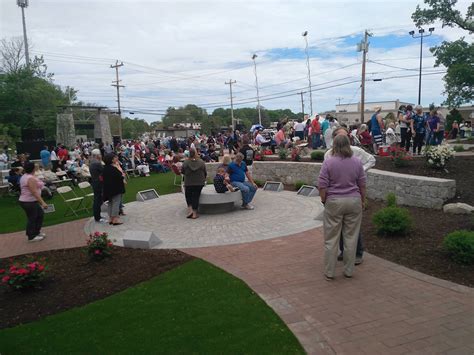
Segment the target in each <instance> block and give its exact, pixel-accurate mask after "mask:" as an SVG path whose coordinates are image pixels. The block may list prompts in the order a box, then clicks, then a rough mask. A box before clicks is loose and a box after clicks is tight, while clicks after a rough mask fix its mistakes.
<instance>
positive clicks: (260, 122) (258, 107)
mask: <svg viewBox="0 0 474 355" xmlns="http://www.w3.org/2000/svg"><path fill="white" fill-rule="evenodd" d="M257 57H258V55H256V54H254V55H253V56H252V60H253V68H254V73H255V87H256V88H257V110H258V124H259V125H260V126H261V125H262V113H261V112H260V92H259V89H258V77H257V62H256V61H255V59H256V58H257Z"/></svg>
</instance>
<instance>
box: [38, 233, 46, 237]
mask: <svg viewBox="0 0 474 355" xmlns="http://www.w3.org/2000/svg"><path fill="white" fill-rule="evenodd" d="M37 237H43V238H46V233H43V232H41V233H40V234H38V235H37Z"/></svg>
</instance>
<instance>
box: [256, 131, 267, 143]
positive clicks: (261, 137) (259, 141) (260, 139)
mask: <svg viewBox="0 0 474 355" xmlns="http://www.w3.org/2000/svg"><path fill="white" fill-rule="evenodd" d="M255 141H256V142H257V143H258V144H263V143H268V142H269V141H267V140H266V139H265V138H263V136H262V135H261V134H260V133H259V134H257V137H255Z"/></svg>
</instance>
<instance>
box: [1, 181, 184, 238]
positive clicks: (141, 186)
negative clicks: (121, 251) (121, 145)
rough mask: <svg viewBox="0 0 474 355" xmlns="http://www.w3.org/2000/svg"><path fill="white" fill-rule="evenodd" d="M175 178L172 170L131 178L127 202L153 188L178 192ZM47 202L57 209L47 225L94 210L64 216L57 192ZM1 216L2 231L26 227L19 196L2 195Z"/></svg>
mask: <svg viewBox="0 0 474 355" xmlns="http://www.w3.org/2000/svg"><path fill="white" fill-rule="evenodd" d="M173 179H174V175H173V173H171V172H169V173H166V174H151V175H150V176H149V177H136V178H131V179H130V180H129V181H128V184H127V186H126V187H125V189H126V193H125V202H131V201H135V195H136V193H137V192H138V191H141V190H146V189H151V188H153V189H155V190H156V191H157V192H158V194H160V195H166V194H169V193H172V192H176V191H178V189H179V188H177V187H176V186H174V185H173ZM77 191H78V192H77V194H78V195H80V194H81V192H79V189H77ZM89 192H91V191H89ZM46 203H48V204H51V203H52V204H54V207H55V209H56V211H55V212H53V213H48V214H46V215H45V219H44V225H45V226H50V225H53V224H58V223H63V222H68V221H72V220H75V219H78V218H84V217H88V216H92V212H90V213H86V212H83V213H82V214H81V215H80V216H79V217H76V216H69V217H64V213H65V211H66V206H65V204H64V202H63V200H62V199H61V196H59V195H58V194H55V195H54V197H53V198H52V199H51V200H47V201H46ZM89 205H90V207H91V211H92V201H91V200H89ZM0 216H2V223H1V224H0V233H9V232H16V231H20V230H24V229H25V225H26V216H25V212H24V211H23V210H22V209H21V207H20V206H19V204H18V198H16V197H10V196H5V197H0Z"/></svg>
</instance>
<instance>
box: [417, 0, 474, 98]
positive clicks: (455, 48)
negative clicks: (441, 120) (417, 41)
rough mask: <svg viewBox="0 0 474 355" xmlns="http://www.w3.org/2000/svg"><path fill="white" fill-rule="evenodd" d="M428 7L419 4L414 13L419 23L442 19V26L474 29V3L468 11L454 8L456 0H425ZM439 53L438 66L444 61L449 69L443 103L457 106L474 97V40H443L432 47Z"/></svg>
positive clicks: (472, 30)
mask: <svg viewBox="0 0 474 355" xmlns="http://www.w3.org/2000/svg"><path fill="white" fill-rule="evenodd" d="M424 2H425V4H426V5H428V8H426V9H421V8H420V6H419V5H418V6H417V7H416V11H415V12H414V13H413V14H412V19H413V21H414V22H415V24H416V25H417V26H422V25H428V24H432V23H434V22H435V21H441V23H442V26H443V27H458V28H461V29H463V30H465V31H467V32H469V34H472V33H473V32H474V22H473V20H472V17H473V14H474V3H473V4H471V5H470V6H469V7H468V9H467V12H466V15H464V16H463V15H462V13H461V12H460V11H459V10H458V9H456V8H455V5H456V3H457V0H424ZM430 51H431V52H432V53H433V54H434V56H435V57H436V62H435V66H439V65H444V66H445V67H446V68H447V73H446V75H445V76H444V82H445V85H444V88H445V94H446V100H445V102H444V104H447V105H448V106H450V107H457V106H460V105H462V104H463V103H469V102H471V101H472V100H473V99H474V90H473V86H474V44H473V43H469V42H467V41H465V40H464V37H462V38H460V39H458V40H457V41H454V42H448V41H444V42H442V44H441V45H440V46H436V47H433V48H430Z"/></svg>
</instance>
